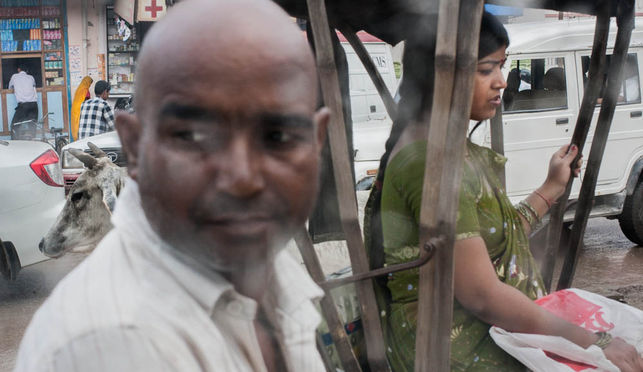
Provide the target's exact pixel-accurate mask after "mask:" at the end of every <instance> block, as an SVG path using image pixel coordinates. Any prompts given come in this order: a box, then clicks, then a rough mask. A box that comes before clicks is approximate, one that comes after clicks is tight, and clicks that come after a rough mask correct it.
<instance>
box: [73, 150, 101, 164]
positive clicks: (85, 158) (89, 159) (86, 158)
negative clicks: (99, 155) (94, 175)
mask: <svg viewBox="0 0 643 372" xmlns="http://www.w3.org/2000/svg"><path fill="white" fill-rule="evenodd" d="M69 152H70V153H71V154H72V155H74V156H75V157H76V158H77V159H78V160H80V161H82V162H83V164H85V167H87V168H89V169H92V168H94V166H95V165H96V163H98V160H96V158H94V157H93V156H91V155H89V154H86V153H84V152H83V151H80V150H78V149H69Z"/></svg>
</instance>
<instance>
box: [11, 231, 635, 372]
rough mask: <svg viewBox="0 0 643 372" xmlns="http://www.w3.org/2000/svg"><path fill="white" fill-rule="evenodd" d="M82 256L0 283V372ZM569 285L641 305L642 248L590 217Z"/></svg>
mask: <svg viewBox="0 0 643 372" xmlns="http://www.w3.org/2000/svg"><path fill="white" fill-rule="evenodd" d="M84 257H85V255H84V254H69V255H67V256H65V257H63V258H61V259H58V260H49V261H46V262H42V263H39V264H36V265H32V266H30V267H26V268H24V269H23V270H22V271H21V272H20V275H19V276H18V280H17V281H16V282H13V283H7V282H4V281H0V336H1V337H0V372H5V371H10V370H11V369H12V368H13V365H14V363H15V357H16V352H17V348H18V344H19V343H20V338H21V337H22V334H23V332H24V329H25V328H26V326H27V325H28V323H29V320H30V319H31V316H32V315H33V313H34V312H35V311H36V310H37V309H38V306H40V304H41V303H42V302H43V301H44V300H45V299H46V297H47V296H48V295H49V293H50V292H51V290H52V289H53V288H54V286H55V285H56V283H57V282H58V281H60V279H62V278H63V277H64V275H65V274H66V273H67V272H69V271H70V270H71V269H72V268H74V267H75V266H76V265H77V264H78V263H79V262H80V261H82V259H83V258H84ZM321 258H322V260H323V254H322V255H321ZM335 265H337V263H335ZM573 286H574V287H577V288H583V289H587V290H590V291H593V292H596V293H600V294H602V295H620V296H622V298H623V299H624V300H625V301H626V302H628V303H629V304H631V305H633V306H636V307H638V308H640V309H643V248H641V247H638V246H636V245H635V244H633V243H631V242H630V241H628V240H627V239H626V238H625V237H624V236H623V234H622V233H621V231H620V229H619V227H618V222H616V221H609V220H606V219H593V220H591V221H590V223H589V225H588V227H587V231H586V237H585V249H584V250H583V252H582V256H581V258H580V265H579V267H578V269H577V271H576V278H575V280H574V283H573Z"/></svg>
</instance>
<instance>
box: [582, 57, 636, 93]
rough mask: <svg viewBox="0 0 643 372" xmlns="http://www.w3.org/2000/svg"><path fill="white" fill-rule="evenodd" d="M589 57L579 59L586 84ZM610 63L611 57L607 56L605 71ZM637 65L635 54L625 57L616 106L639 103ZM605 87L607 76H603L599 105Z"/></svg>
mask: <svg viewBox="0 0 643 372" xmlns="http://www.w3.org/2000/svg"><path fill="white" fill-rule="evenodd" d="M589 61H590V57H589V56H583V57H581V62H582V64H583V83H584V84H585V85H586V84H587V74H588V71H589ZM611 61H612V55H608V56H607V64H606V67H605V71H608V69H609V66H610V63H611ZM638 66H639V63H638V59H637V57H636V54H634V53H631V54H628V55H627V60H626V61H625V66H623V83H622V85H621V89H620V92H619V94H618V99H617V103H616V104H618V105H627V104H631V103H641V87H640V82H639V68H638ZM606 86H607V75H604V76H603V89H601V92H600V94H599V100H598V102H597V104H600V103H601V99H602V98H603V94H604V93H605V88H606Z"/></svg>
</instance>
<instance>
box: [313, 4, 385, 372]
mask: <svg viewBox="0 0 643 372" xmlns="http://www.w3.org/2000/svg"><path fill="white" fill-rule="evenodd" d="M307 4H308V15H309V18H310V25H311V28H312V30H313V38H314V40H315V45H316V46H317V56H316V58H317V68H318V71H319V77H320V83H321V88H322V95H323V98H324V103H325V104H326V106H327V107H329V108H330V110H331V113H332V118H331V123H330V125H329V128H328V136H329V141H330V148H331V155H332V159H333V172H334V177H335V184H336V185H337V193H338V195H337V197H338V202H339V203H338V204H339V212H340V218H341V222H342V228H343V230H344V234H345V236H346V244H347V246H348V253H349V256H350V259H351V266H352V267H353V272H354V273H356V274H360V273H364V272H367V271H369V264H368V258H367V257H366V250H365V249H364V243H363V241H362V232H361V229H360V226H359V220H358V214H357V200H356V197H355V190H354V184H353V177H352V174H353V172H352V170H351V169H350V162H349V161H348V159H349V155H348V145H347V141H346V132H345V130H344V127H345V123H344V117H343V114H342V99H341V93H340V89H339V80H338V75H337V67H336V65H335V57H334V55H333V48H332V43H331V37H330V28H329V25H328V16H327V13H326V6H325V4H324V1H323V0H307ZM355 288H356V290H357V296H358V298H359V302H360V311H361V316H362V324H363V326H364V336H365V337H364V338H365V340H366V355H367V359H368V362H369V366H370V369H371V371H374V372H379V371H388V370H389V367H388V362H387V360H386V352H385V348H384V335H383V332H382V327H381V324H380V319H379V310H378V307H377V302H376V299H375V291H374V288H373V284H372V283H371V282H369V281H359V282H357V283H355Z"/></svg>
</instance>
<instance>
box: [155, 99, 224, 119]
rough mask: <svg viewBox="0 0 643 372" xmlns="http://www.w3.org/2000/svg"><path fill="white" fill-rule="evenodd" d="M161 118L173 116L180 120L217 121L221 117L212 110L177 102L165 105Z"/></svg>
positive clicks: (162, 108)
mask: <svg viewBox="0 0 643 372" xmlns="http://www.w3.org/2000/svg"><path fill="white" fill-rule="evenodd" d="M161 116H173V117H176V118H180V119H216V118H218V117H219V115H218V114H217V113H216V112H215V111H212V110H210V109H206V108H203V107H199V106H194V105H185V104H181V103H175V102H170V103H167V104H165V105H163V106H162V107H161Z"/></svg>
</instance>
